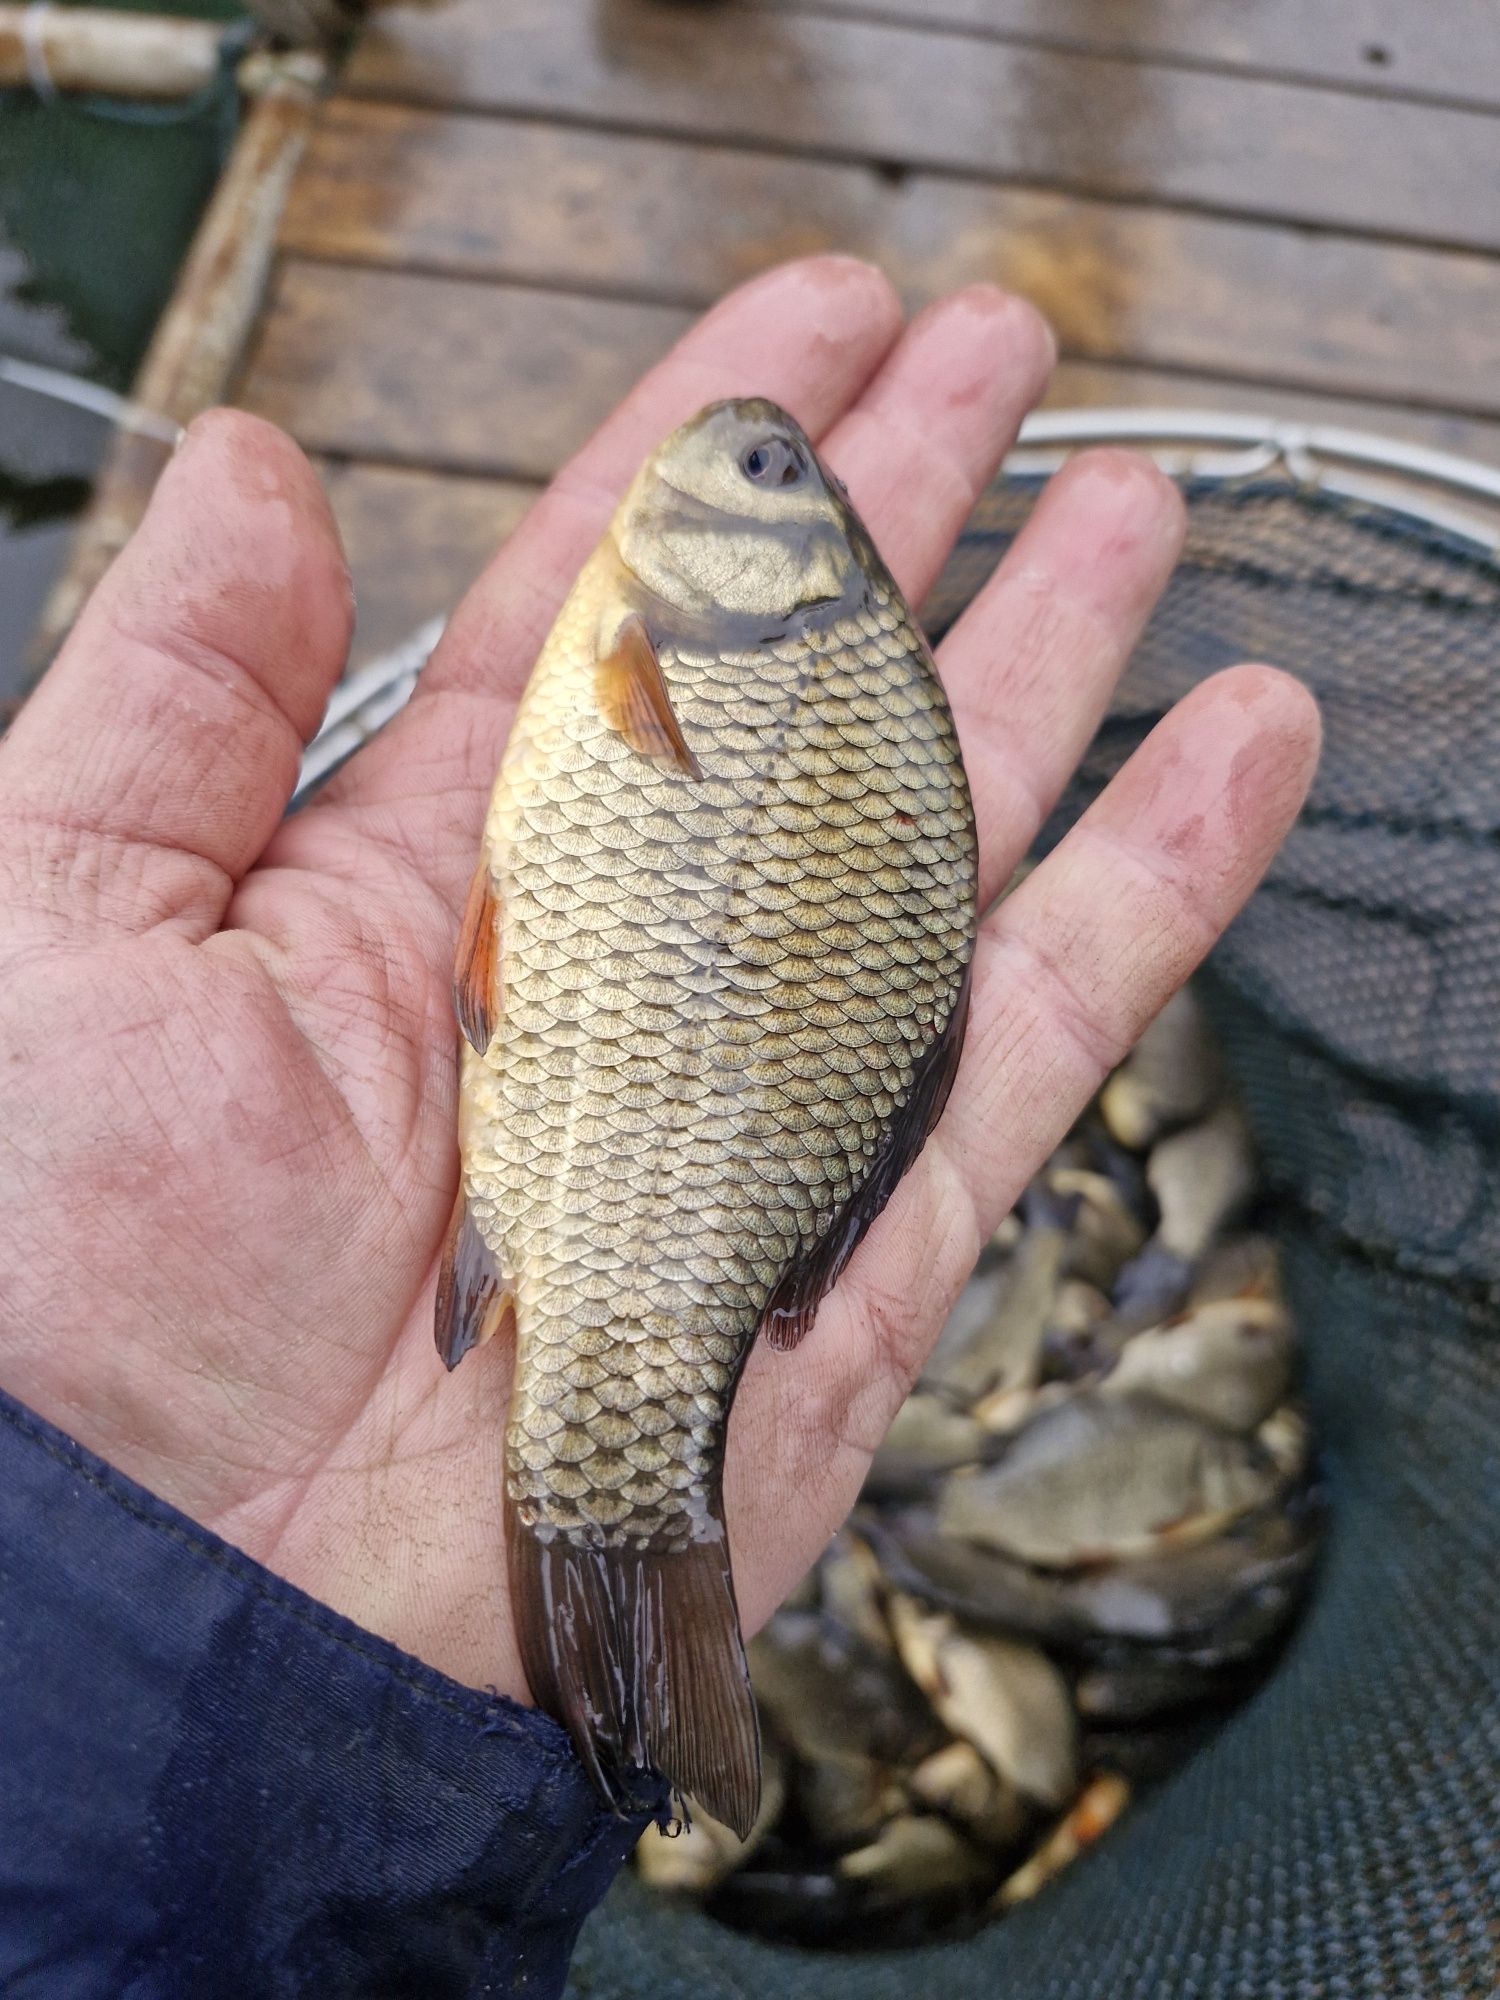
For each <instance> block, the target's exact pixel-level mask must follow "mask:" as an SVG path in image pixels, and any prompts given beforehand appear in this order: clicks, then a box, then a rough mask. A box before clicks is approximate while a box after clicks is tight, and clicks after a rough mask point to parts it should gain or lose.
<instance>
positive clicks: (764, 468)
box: [740, 437, 807, 486]
mask: <svg viewBox="0 0 1500 2000" xmlns="http://www.w3.org/2000/svg"><path fill="white" fill-rule="evenodd" d="M740 470H741V472H743V473H744V475H745V477H746V478H747V479H753V480H754V482H755V484H756V485H757V486H795V485H796V484H797V483H798V481H799V480H802V479H805V478H806V476H807V460H806V459H805V458H804V457H803V455H802V453H801V452H800V451H799V450H798V448H797V446H796V445H794V444H793V443H792V442H791V441H790V439H788V438H777V437H770V438H762V439H761V440H760V442H759V443H758V444H752V445H750V446H749V447H748V448H747V449H746V450H745V451H743V452H742V453H741V454H740Z"/></svg>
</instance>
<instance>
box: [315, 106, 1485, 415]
mask: <svg viewBox="0 0 1500 2000" xmlns="http://www.w3.org/2000/svg"><path fill="white" fill-rule="evenodd" d="M1496 129H1497V143H1500V123H1497V128H1496ZM726 218H732V222H733V226H732V227H725V226H724V225H725V220H726ZM282 241H283V243H284V245H285V246H286V247H288V248H290V249H292V250H297V251H302V252H307V253H311V254H313V255H316V256H320V257H331V258H338V259H349V260H359V261H369V262H377V263H382V264H394V265H415V266H418V267H422V268H426V269H431V270H438V271H447V272H454V273H460V272H461V273H465V274H469V275H473V276H476V277H494V278H502V279H508V280H522V281H526V282H534V283H539V284H543V285H563V286H577V287H584V288H590V289H598V290H601V291H617V292H625V293H631V294H635V295H639V296H646V297H652V296H654V297H657V298H660V299H663V300H667V301H671V302H681V303H689V304H695V305H705V304H707V303H708V302H709V301H710V300H712V299H714V298H716V297H717V296H718V295H719V294H720V293H721V292H723V291H724V290H726V289H727V288H728V287H729V286H731V285H733V284H735V283H737V282H738V281H739V280H740V279H742V278H745V277H748V276H749V275H750V274H751V273H752V272H754V271H757V270H760V269H763V268H764V267H765V266H766V265H768V264H771V263H774V262H776V261H777V260H778V259H779V258H782V257H786V256H793V255H799V254H803V253H805V252H808V251H813V250H844V251H850V252H853V253H854V254H856V255H858V256H863V257H869V258H872V259H873V260H874V261H875V262H877V263H879V264H881V265H882V266H883V267H884V268H885V269H886V270H887V271H888V272H889V273H890V275H891V277H892V278H893V280H894V281H895V283H896V285H897V286H898V288H899V289H900V290H901V291H902V292H903V294H904V295H905V296H906V297H907V299H908V300H909V301H910V302H912V303H920V302H923V301H925V300H927V299H930V298H933V297H935V296H937V295H938V294H939V293H941V292H944V291H948V290H951V289H953V288H955V287H957V286H959V285H963V284H968V283H971V282H973V281H974V280H976V279H989V280H991V281H993V282H994V283H997V284H1001V285H1006V286H1008V287H1010V288H1011V289H1012V290H1015V291H1019V292H1022V293H1024V294H1025V295H1026V296H1028V297H1029V298H1031V299H1032V300H1033V301H1034V302H1035V303H1036V304H1037V305H1038V306H1039V307H1040V308H1041V309H1042V311H1043V312H1044V313H1046V315H1047V317H1048V318H1049V319H1050V320H1051V322H1052V324H1053V326H1054V327H1055V328H1056V330H1057V333H1058V336H1059V339H1060V341H1061V343H1062V346H1063V348H1064V349H1065V350H1066V351H1068V352H1070V353H1072V354H1074V355H1077V356H1086V357H1090V358H1093V359H1097V360H1112V361H1130V362H1135V363H1139V364H1142V365H1146V366H1168V367H1173V368H1189V369H1196V370H1198V371H1200V372H1202V373H1205V374H1220V373H1222V374H1240V373H1244V374H1254V375H1255V376H1256V377H1258V378H1261V379H1264V380H1267V381H1276V382H1282V383H1286V384H1288V385H1292V386H1299V387H1303V388H1313V389H1328V390H1332V391H1334V392H1336V393H1339V394H1345V395H1364V396H1373V397H1384V398H1390V399H1392V400H1398V401H1399V400H1403V399H1406V398H1408V397H1409V398H1411V399H1412V400H1414V401H1418V402H1429V401H1439V402H1442V403H1443V404H1445V405H1446V406H1447V407H1450V408H1457V409H1464V410H1473V411H1490V410H1493V411H1495V412H1497V413H1500V264H1497V263H1496V262H1495V261H1494V260H1492V259H1490V258H1486V257H1482V256H1477V255H1472V254H1465V253H1459V252H1453V251H1443V250H1429V249H1423V248H1411V247H1406V246H1401V245H1393V244H1384V243H1373V242H1370V241H1368V240H1366V239H1361V238H1349V237H1343V236H1328V235H1318V236H1310V235H1308V234H1306V233H1305V232H1303V231H1299V230H1293V229H1290V228H1286V227H1272V226H1266V225H1260V224H1255V223H1244V222H1234V221H1226V220H1223V219H1220V218H1215V217H1208V216H1201V215H1186V214H1182V213H1180V212H1177V211H1173V210H1163V209H1155V208H1135V207H1129V206H1123V205H1121V204H1119V203H1114V202H1104V201H1096V200H1090V199H1088V198H1086V197H1080V196H1074V195H1063V194H1054V193H1045V192H1042V191H1039V190H1036V189H1027V188H1014V187H997V186H994V185H990V184H985V183H978V182H971V181H960V180H952V179H948V178H935V177H933V176H931V175H926V174H916V175H912V176H910V177H909V178H907V179H905V180H904V181H903V182H902V183H901V184H900V185H899V186H892V185H891V184H890V182H889V180H888V179H887V178H886V177H884V176H882V175H881V174H880V173H878V172H877V171H875V170H874V169H872V168H870V167H865V166H855V165H841V164H833V163H830V162H827V161H809V160H792V159H787V158H783V157H780V156H775V155H771V156H768V155H765V154H758V153H753V152H747V151H744V150H741V149H737V148H730V147H722V146H705V145H700V144H697V143H693V142H681V141H673V140H660V139H654V138H643V137H637V136H633V135H630V136H627V135H623V134H619V133H604V132H594V131H581V130H576V129H570V128H566V127H558V126H555V125H546V124H538V123H533V122H530V121H516V120H512V119H506V118H476V117H470V116H459V115H455V114H453V113H441V112H434V111H429V110H418V109H412V108H409V107H406V106H400V105H390V104H372V103H362V102H357V101H349V100H335V101H334V102H332V103H331V104H329V105H328V106H327V107H326V108H325V111H324V114H323V117H322V120H321V122H320V124H319V127H318V130H317V133H316V135H315V137H314V140H313V143H312V145H311V147H310V148H309V153H308V157H307V159H306V161H305V163H304V165H303V168H302V170H301V173H300V174H299V176H298V180H297V184H296V187H295V190H294V192H293V196H292V200H291V204H290V206H289V209H288V212H287V215H286V217H285V220H284V223H283V231H282ZM1436 354H1441V355H1442V357H1443V362H1442V369H1441V375H1440V378H1435V375H1434V369H1433V356H1434V355H1436Z"/></svg>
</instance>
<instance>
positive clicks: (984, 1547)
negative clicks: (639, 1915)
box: [637, 993, 1322, 1946]
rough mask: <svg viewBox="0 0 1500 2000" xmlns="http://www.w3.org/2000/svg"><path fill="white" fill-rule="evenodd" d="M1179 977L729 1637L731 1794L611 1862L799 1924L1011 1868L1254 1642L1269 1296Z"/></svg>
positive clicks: (1192, 1720)
mask: <svg viewBox="0 0 1500 2000" xmlns="http://www.w3.org/2000/svg"><path fill="white" fill-rule="evenodd" d="M1256 1197H1257V1186H1256V1177H1255V1171H1254V1163H1253V1157H1252V1153H1251V1149H1250V1145H1249V1139H1248V1134H1247V1132H1246V1130H1245V1127H1244V1123H1243V1120H1242V1117H1241V1114H1240V1112H1239V1110H1238V1108H1237V1107H1236V1105H1235V1103H1234V1101H1233V1099H1232V1097H1231V1096H1230V1094H1229V1092H1228V1089H1227V1086H1226V1083H1225V1079H1224V1076H1223V1073H1222V1070H1221V1067H1220V1063H1219V1060H1218V1057H1217V1053H1216V1050H1215V1048H1214V1045H1213V1043H1212V1040H1211V1038H1210V1036H1209V1034H1208V1032H1207V1030H1206V1027H1205V1024H1204V1022H1203V1019H1202V1017H1201V1014H1200V1012H1199V1010H1198V1006H1197V1003H1196V1001H1195V1000H1194V998H1193V996H1192V995H1191V993H1184V994H1182V995H1180V996H1179V997H1178V998H1177V999H1176V1000H1175V1001H1174V1002H1173V1003H1172V1004H1171V1006H1169V1007H1168V1008H1167V1009H1166V1011H1165V1012H1164V1013H1163V1014H1162V1015H1161V1016H1160V1017H1159V1018H1158V1020H1157V1021H1156V1022H1155V1023H1153V1025H1152V1026H1151V1028H1149V1029H1148V1030H1147V1032H1146V1034H1145V1035H1144V1037H1143V1038H1142V1040H1141V1041H1140V1043H1139V1044H1138V1045H1137V1047H1136V1049H1135V1050H1134V1051H1133V1052H1132V1054H1131V1055H1130V1056H1129V1057H1128V1058H1127V1059H1126V1060H1125V1062H1124V1063H1123V1064H1122V1065H1121V1066H1120V1067H1119V1068H1118V1069H1117V1070H1116V1071H1115V1072H1114V1074H1113V1075H1112V1076H1111V1077H1110V1079H1109V1080H1108V1082H1107V1083H1106V1084H1105V1086H1104V1088H1103V1090H1102V1091H1101V1092H1100V1094H1099V1096H1098V1097H1097V1098H1096V1099H1095V1101H1094V1103H1093V1104H1092V1105H1090V1107H1089V1109H1088V1111H1087V1112H1086V1113H1085V1114H1084V1116H1083V1117H1082V1118H1081V1119H1080V1120H1079V1122H1078V1123H1077V1124H1076V1125H1075V1126H1074V1128H1073V1130H1072V1131H1071V1132H1070V1133H1069V1135H1068V1137H1067V1139H1066V1140H1065V1141H1064V1142H1063V1144H1062V1145H1061V1146H1060V1147H1059V1148H1058V1150H1057V1152H1056V1153H1055V1154H1054V1155H1053V1156H1052V1158H1051V1159H1050V1160H1049V1161H1048V1162H1047V1164H1046V1166H1045V1168H1044V1169H1043V1170H1042V1172H1041V1173H1040V1174H1038V1175H1037V1177H1036V1178H1035V1180H1033V1181H1032V1183H1031V1184H1030V1186H1029V1187H1028V1188H1027V1190H1026V1192H1025V1194H1024V1196H1023V1197H1022V1199H1021V1201H1020V1203H1019V1204H1018V1206H1017V1208H1016V1210H1015V1211H1014V1213H1013V1214H1012V1215H1010V1216H1009V1217H1007V1218H1006V1220H1005V1222H1004V1223H1003V1224H1002V1225H1001V1227H1000V1229H999V1230H998V1231H997V1232H996V1235H995V1237H994V1238H993V1240H992V1241H991V1242H990V1243H989V1244H988V1245H987V1246H986V1249H985V1251H984V1253H983V1255H982V1256H981V1258H980V1261H979V1263H978V1265H977V1266H976V1268H975V1270H974V1273H973V1275H972V1277H971V1278H970V1280H969V1283H968V1285H967V1286H966V1288H965V1290H964V1292H963V1294H962V1296H961V1297H960V1299H959V1301H958V1304H957V1306H956V1308H955V1310H954V1312H953V1313H952V1315H951V1317H950V1319H949V1320H948V1323H947V1325H946V1326H945V1327H944V1329H943V1332H942V1335H941V1337H940V1339H939V1341H938V1343H937V1346H936V1348H935V1349H934V1351H933V1354H932V1356H931V1359H930V1360H929V1362H928V1364H927V1367H926V1369H925V1370H924V1372H923V1374H922V1377H921V1379H920V1380H919V1382H918V1383H917V1385H916V1387H915V1388H914V1390H913V1391H912V1393H911V1395H910V1396H909V1398H908V1399H907V1401H906V1403H905V1405H904V1407H903V1408H902V1410H901V1411H900V1413H899V1415H898V1416H897V1418H896V1421H895V1423H894V1425H893V1426H892V1428H891V1431H890V1434H889V1436H888V1437H887V1439H886V1442H885V1444H884V1446H883V1447H882V1448H881V1450H880V1452H879V1453H878V1454H877V1456H876V1459H875V1462H874V1464H873V1466H872V1467H871V1470H870V1475H869V1478H868V1480H867V1482H866V1484H865V1488H864V1491H863V1493H862V1494H861V1497H860V1502H859V1505H858V1506H857V1507H856V1509H855V1511H854V1513H853V1515H852V1516H851V1518H850V1520H849V1522H848V1523H847V1524H846V1526H845V1527H844V1529H843V1530H842V1531H841V1532H840V1534H839V1535H838V1536H837V1538H836V1539H835V1540H834V1542H833V1544H832V1545H831V1547H830V1548H829V1549H828V1550H827V1552H826V1553H825V1554H824V1556H823V1557H822V1559H821V1561H820V1562H819V1564H818V1565H817V1567H816V1569H815V1570H814V1571H813V1572H812V1574H811V1576H810V1577H809V1578H808V1579H807V1581H806V1583H805V1584H804V1585H803V1587H802V1588H801V1589H800V1590H799V1591H798V1592H797V1594H796V1596H795V1597H794V1598H793V1599H792V1601H791V1602H789V1603H788V1604H787V1605H785V1606H784V1607H783V1608H782V1610H781V1611H779V1612H778V1613H777V1614H776V1616H775V1617H774V1618H773V1619H772V1620H771V1622H770V1624H769V1625H768V1626H767V1627H766V1629H765V1630H764V1631H763V1632H762V1633H761V1634H760V1635H759V1637H758V1638H757V1639H755V1640H754V1642H753V1643H752V1644H751V1646H750V1649H749V1652H750V1666H751V1675H752V1679H753V1682H754V1686H755V1693H756V1699H757V1702H758V1705H759V1709H760V1716H761V1726H762V1733H763V1736H764V1746H765V1748H764V1771H765V1786H764V1797H763V1802H762V1807H761V1812H760V1816H759V1819H758V1820H757V1822H756V1824H755V1826H754V1828H753V1829H752V1831H751V1834H750V1836H749V1838H748V1839H747V1840H743V1841H741V1840H739V1839H737V1838H736V1837H735V1836H734V1835H733V1834H732V1833H730V1832H729V1831H728V1830H727V1829H726V1828H724V1827H722V1826H720V1825H718V1824H717V1823H716V1822H715V1821H713V1820H712V1819H709V1818H707V1817H706V1816H704V1815H702V1814H701V1813H696V1812H695V1813H693V1815H692V1817H691V1824H690V1825H689V1826H687V1827H686V1828H684V1829H683V1830H682V1831H680V1832H679V1833H678V1834H677V1836H676V1837H675V1838H666V1839H663V1838H662V1837H661V1836H660V1835H659V1834H658V1833H656V1832H655V1831H648V1833H647V1834H646V1836H645V1838H644V1839H643V1840H642V1842H641V1844H640V1847H639V1848H638V1850H637V1865H638V1867H639V1869H640V1872H641V1875H642V1876H643V1877H644V1879H645V1880H646V1881H647V1882H648V1883H651V1884H653V1885H654V1886H656V1887H657V1888H659V1889H661V1890H663V1891H665V1892H670V1893H677V1894H684V1893H685V1894H692V1895H697V1896H700V1897H704V1898H706V1899H707V1901H708V1907H709V1908H710V1909H711V1910H712V1911H713V1912H714V1914H716V1915H718V1916H720V1917H722V1918H723V1919H724V1920H725V1921H726V1922H729V1923H732V1924H734V1925H735V1926H737V1927H739V1928H747V1929H752V1930H756V1931H759V1932H761V1933H763V1934H766V1935H769V1936H772V1937H777V1938H782V1939H786V1940H790V1941H793V1942H798V1943H806V1944H824V1945H841V1944H860V1945H866V1946H867V1945H870V1944H873V1943H881V1944H892V1943H904V1942H918V1941H923V1940H927V1939H932V1938H939V1937H951V1936H955V1935H961V1934H963V1933H964V1932H965V1931H967V1930H969V1929H972V1928H973V1927H974V1926H975V1925H976V1924H978V1923H980V1922H983V1921H985V1920H987V1919H988V1918H990V1917H992V1916H995V1915H998V1914H1000V1913H1002V1912H1004V1911H1005V1910H1006V1909H1008V1908H1010V1907H1011V1906H1012V1905H1013V1904H1015V1903H1017V1902H1019V1901H1022V1900H1023V1899H1025V1898H1026V1897H1028V1896H1030V1895H1032V1894H1034V1893H1035V1892H1036V1890H1037V1889H1038V1888H1040V1887H1041V1886H1042V1884H1043V1883H1045V1882H1046V1881H1047V1880H1048V1879H1050V1877H1052V1876H1053V1875H1055V1874H1056V1873H1057V1872H1058V1871H1059V1870H1060V1869H1061V1868H1063V1867H1064V1866H1066V1865H1067V1863H1068V1862H1069V1861H1071V1860H1072V1859H1073V1858H1074V1857H1075V1856H1076V1855H1077V1854H1078V1853H1079V1852H1080V1851H1081V1850H1082V1849H1083V1848H1084V1847H1086V1846H1087V1845H1088V1844H1089V1843H1090V1842H1091V1841H1092V1840H1094V1839H1096V1838H1097V1837H1098V1836H1099V1835H1100V1834H1101V1833H1103V1832H1104V1831H1105V1829H1106V1828H1108V1827H1109V1826H1110V1825H1111V1824H1112V1823H1113V1822H1114V1821H1115V1820H1116V1819H1117V1818H1118V1817H1119V1815H1120V1813H1121V1812H1122V1811H1123V1810H1124V1808H1125V1806H1126V1805H1127V1803H1128V1802H1129V1799H1130V1798H1131V1796H1132V1794H1133V1793H1138V1792H1139V1791H1140V1790H1141V1789H1142V1788H1143V1787H1144V1786H1147V1785H1150V1784H1152V1783H1154V1782H1156V1781H1157V1780H1158V1779H1159V1778H1160V1777H1161V1776H1162V1775H1163V1774H1164V1773H1165V1772H1166V1771H1168V1770H1170V1769H1171V1768H1173V1766H1174V1765H1175V1764H1177V1763H1179V1762H1181V1760H1182V1759H1183V1757H1185V1756H1186V1755H1187V1754H1188V1753H1189V1752H1190V1751H1191V1750H1192V1749H1193V1748H1194V1747H1196V1745H1197V1744H1198V1743H1199V1742H1201V1740H1202V1738H1203V1734H1204V1731H1205V1730H1206V1729H1209V1728H1211V1727H1212V1726H1213V1724H1214V1722H1215V1720H1216V1719H1217V1718H1218V1716H1220V1715H1221V1714H1222V1713H1223V1711H1224V1709H1225V1707H1226V1706H1227V1705H1228V1704H1230V1703H1232V1702H1234V1701H1236V1700H1238V1699H1241V1698H1242V1697H1243V1695H1244V1694H1245V1693H1246V1692H1247V1691H1248V1690H1249V1688H1250V1687H1251V1686H1253V1685H1254V1683H1255V1681H1256V1679H1257V1678H1258V1677H1259V1676H1260V1675H1261V1674H1263V1673H1264V1671H1265V1669H1266V1667H1267V1665H1268V1664H1269V1661H1270V1659H1271V1657H1272V1656H1273V1655H1274V1652H1275V1650H1276V1647H1277V1645H1278V1642H1279V1641H1280V1640H1281V1639H1282V1638H1283V1636H1284V1634H1285V1632H1286V1629H1287V1626H1288V1623H1289V1621H1290V1620H1291V1618H1292V1617H1293V1615H1294V1613H1295V1611H1296V1609H1297V1606H1298V1604H1299V1601H1300V1600H1301V1598H1302V1596H1303V1594H1304V1592H1305V1590H1306V1587H1307V1584H1308V1581H1309V1578H1310V1575H1311V1571H1312V1567H1313V1564H1314V1561H1315V1558H1316V1554H1317V1548H1318V1541H1319V1536H1320V1530H1321V1513H1322V1509H1321V1499H1320V1494H1319V1490H1318V1486H1317V1481H1316V1476H1315V1471H1314V1466H1313V1460H1312V1451H1311V1441H1310V1438H1309V1433H1308V1426H1307V1422H1306V1419H1305V1417H1304V1415H1303V1413H1302V1411H1301V1410H1300V1408H1299V1406H1298V1404H1297V1402H1296V1401H1295V1398H1294V1393H1293V1391H1294V1364H1295V1345H1296V1341H1295V1330H1294V1328H1293V1326H1292V1323H1291V1320H1290V1318H1289V1316H1288V1312H1287V1308H1286V1304H1285V1302H1284V1299H1283V1297H1282V1293H1281V1287H1280V1283H1279V1279H1278V1272H1277V1263H1276V1255H1275V1251H1274V1248H1273V1246H1272V1245H1271V1243H1270V1242H1269V1240H1268V1239H1267V1238H1266V1237H1265V1236H1263V1235H1260V1234H1257V1233H1254V1232H1253V1224H1254V1221H1255V1220H1256V1216H1255V1205H1256Z"/></svg>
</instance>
